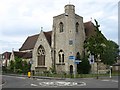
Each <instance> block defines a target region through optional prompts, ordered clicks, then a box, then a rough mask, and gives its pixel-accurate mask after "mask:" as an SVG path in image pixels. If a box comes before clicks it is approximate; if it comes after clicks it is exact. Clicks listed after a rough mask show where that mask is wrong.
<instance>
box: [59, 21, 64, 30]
mask: <svg viewBox="0 0 120 90" xmlns="http://www.w3.org/2000/svg"><path fill="white" fill-rule="evenodd" d="M59 26H60V32H63V23H62V22H60V24H59Z"/></svg>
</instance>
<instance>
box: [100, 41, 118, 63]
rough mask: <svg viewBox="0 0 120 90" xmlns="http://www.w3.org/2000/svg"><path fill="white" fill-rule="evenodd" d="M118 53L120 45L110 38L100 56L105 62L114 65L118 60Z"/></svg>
mask: <svg viewBox="0 0 120 90" xmlns="http://www.w3.org/2000/svg"><path fill="white" fill-rule="evenodd" d="M118 55H119V46H118V45H117V44H116V43H115V42H113V41H110V40H108V41H107V44H106V47H105V48H104V52H103V53H102V54H101V57H100V58H101V60H102V62H103V63H104V64H107V65H112V64H114V63H115V62H116V59H117V57H118Z"/></svg>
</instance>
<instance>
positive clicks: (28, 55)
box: [13, 51, 32, 59]
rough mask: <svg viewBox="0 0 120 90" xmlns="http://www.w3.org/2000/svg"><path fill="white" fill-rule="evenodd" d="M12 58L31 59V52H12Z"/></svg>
mask: <svg viewBox="0 0 120 90" xmlns="http://www.w3.org/2000/svg"><path fill="white" fill-rule="evenodd" d="M13 53H14V56H17V57H19V58H23V59H30V58H32V52H19V51H14V52H13Z"/></svg>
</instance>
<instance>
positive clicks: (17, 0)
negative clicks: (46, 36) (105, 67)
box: [0, 0, 118, 53]
mask: <svg viewBox="0 0 120 90" xmlns="http://www.w3.org/2000/svg"><path fill="white" fill-rule="evenodd" d="M69 1H70V3H71V4H74V5H75V8H76V13H77V14H78V15H80V16H82V17H83V19H84V22H86V21H90V20H91V19H90V18H91V17H92V18H93V22H94V19H97V21H98V22H99V23H100V25H101V28H100V29H101V30H102V32H103V33H104V34H105V36H106V37H107V38H108V39H112V40H115V41H117V39H116V38H117V35H116V34H117V26H118V25H117V21H118V18H117V16H118V9H117V6H118V5H117V2H118V0H106V1H105V0H97V1H96V0H84V1H78V0H47V1H45V0H1V1H0V34H1V35H0V40H1V41H2V42H1V43H0V45H1V47H3V50H2V51H1V52H3V51H7V50H11V48H13V47H15V48H16V49H17V48H18V49H19V48H20V46H21V45H22V44H23V42H24V41H25V39H26V38H27V36H31V35H34V34H38V33H40V28H41V27H43V30H44V31H49V30H52V24H53V16H56V15H59V14H61V13H64V6H65V5H66V4H68V3H69ZM113 23H114V25H113ZM9 41H11V42H9ZM6 43H7V44H6ZM1 52H0V53H1Z"/></svg>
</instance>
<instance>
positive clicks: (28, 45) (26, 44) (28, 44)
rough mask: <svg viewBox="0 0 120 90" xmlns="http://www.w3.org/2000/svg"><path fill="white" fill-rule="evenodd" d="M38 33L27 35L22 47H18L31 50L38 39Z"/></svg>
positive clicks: (21, 49)
mask: <svg viewBox="0 0 120 90" xmlns="http://www.w3.org/2000/svg"><path fill="white" fill-rule="evenodd" d="M38 36H39V34H37V35H33V36H29V37H28V38H27V39H26V40H25V42H24V43H23V45H22V47H21V48H20V49H19V50H20V51H24V50H31V49H33V48H34V46H35V43H36V41H37V39H38Z"/></svg>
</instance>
